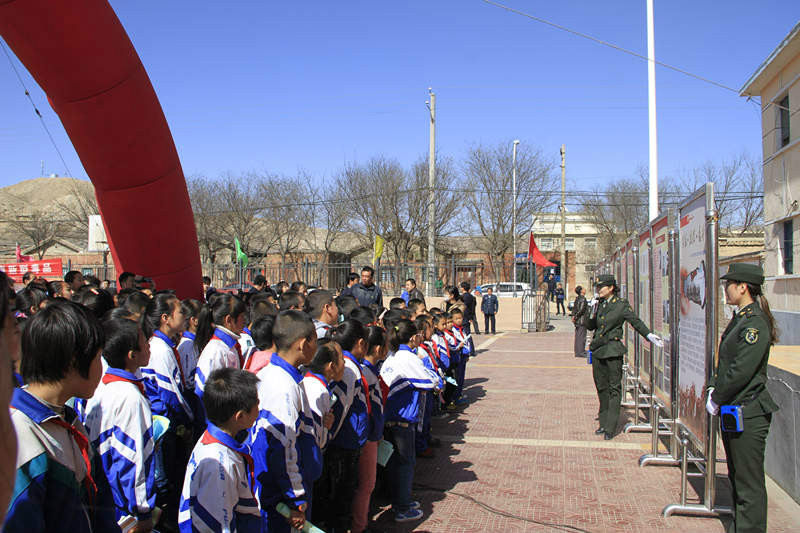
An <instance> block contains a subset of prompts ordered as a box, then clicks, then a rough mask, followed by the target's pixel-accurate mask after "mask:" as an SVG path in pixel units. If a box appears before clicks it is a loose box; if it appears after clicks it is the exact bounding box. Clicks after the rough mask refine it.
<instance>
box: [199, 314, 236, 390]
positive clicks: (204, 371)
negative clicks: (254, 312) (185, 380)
mask: <svg viewBox="0 0 800 533" xmlns="http://www.w3.org/2000/svg"><path fill="white" fill-rule="evenodd" d="M238 341H239V335H237V334H236V333H234V332H232V331H230V330H228V329H225V328H223V327H220V326H217V328H216V329H215V330H214V336H213V337H211V340H209V341H208V344H206V346H205V348H203V352H202V353H201V354H200V359H198V360H197V370H196V371H195V378H194V393H195V394H196V395H197V397H198V398H199V399H200V400H202V399H203V390H205V388H206V380H207V379H208V376H210V375H211V373H212V372H213V371H214V370H217V369H220V368H242V361H241V360H240V358H239V351H238V350H237V349H236V348H237V346H238V344H237V343H238Z"/></svg>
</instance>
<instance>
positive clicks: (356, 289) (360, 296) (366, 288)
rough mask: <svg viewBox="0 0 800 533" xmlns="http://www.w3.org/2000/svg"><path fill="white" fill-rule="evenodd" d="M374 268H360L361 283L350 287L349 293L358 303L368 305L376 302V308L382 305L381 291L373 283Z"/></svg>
mask: <svg viewBox="0 0 800 533" xmlns="http://www.w3.org/2000/svg"><path fill="white" fill-rule="evenodd" d="M374 279H375V269H374V268H372V267H371V266H365V267H363V268H362V269H361V283H356V284H355V285H353V288H352V289H351V294H352V295H353V296H354V297H355V299H356V301H357V302H358V305H363V306H365V307H370V306H371V305H373V304H376V305H377V306H378V308H382V307H383V292H382V291H381V288H380V287H378V286H377V285H375V281H374Z"/></svg>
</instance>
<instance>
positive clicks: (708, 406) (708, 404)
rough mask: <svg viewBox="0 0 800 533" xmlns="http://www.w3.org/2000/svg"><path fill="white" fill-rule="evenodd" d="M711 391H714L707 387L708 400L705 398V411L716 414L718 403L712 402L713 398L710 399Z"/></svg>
mask: <svg viewBox="0 0 800 533" xmlns="http://www.w3.org/2000/svg"><path fill="white" fill-rule="evenodd" d="M712 392H714V389H709V391H708V400H706V411H708V414H710V415H716V414H718V413H719V405H717V404H716V403H714V400H712V399H711V393H712Z"/></svg>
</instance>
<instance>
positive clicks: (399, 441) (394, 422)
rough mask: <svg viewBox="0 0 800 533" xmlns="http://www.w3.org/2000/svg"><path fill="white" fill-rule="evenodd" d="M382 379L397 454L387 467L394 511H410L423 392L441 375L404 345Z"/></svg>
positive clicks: (384, 368) (388, 428) (386, 363)
mask: <svg viewBox="0 0 800 533" xmlns="http://www.w3.org/2000/svg"><path fill="white" fill-rule="evenodd" d="M380 377H381V379H382V380H383V382H384V383H385V384H386V386H387V387H388V388H389V393H388V396H387V398H386V406H385V408H384V413H385V417H386V424H385V425H386V434H387V439H388V440H389V441H390V442H392V444H393V445H394V447H395V453H393V454H392V456H391V457H390V458H389V463H388V464H387V465H386V467H387V474H388V476H389V480H390V481H389V483H390V486H391V489H392V509H393V510H394V511H395V512H396V513H405V512H408V511H409V509H410V507H411V485H412V483H413V481H414V464H415V462H416V449H415V442H414V429H415V426H416V424H417V422H418V421H419V416H420V411H421V409H422V407H421V403H422V400H423V396H424V395H423V394H422V393H423V392H425V391H430V390H432V389H433V388H434V387H435V386H436V385H437V384H438V383H439V376H438V375H436V374H434V373H433V371H431V370H428V369H427V368H425V365H424V364H423V362H422V361H421V360H420V358H419V357H417V354H415V353H414V352H413V351H412V350H411V348H409V347H408V346H407V345H405V344H402V345H400V347H399V349H398V350H397V352H395V354H394V355H392V356H391V357H389V358H387V359H386V360H385V361H384V362H383V366H382V367H381V373H380Z"/></svg>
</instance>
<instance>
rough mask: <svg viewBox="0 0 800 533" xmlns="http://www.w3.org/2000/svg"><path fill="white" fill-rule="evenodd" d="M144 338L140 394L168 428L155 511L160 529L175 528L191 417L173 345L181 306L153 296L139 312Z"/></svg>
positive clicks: (172, 297)
mask: <svg viewBox="0 0 800 533" xmlns="http://www.w3.org/2000/svg"><path fill="white" fill-rule="evenodd" d="M145 313H146V315H145V318H146V320H147V326H148V327H149V328H150V329H151V331H152V332H153V336H152V337H150V362H149V363H147V365H145V366H143V367H141V368H140V369H139V372H140V374H141V377H143V378H147V379H146V381H145V393H146V394H147V397H148V398H149V399H150V409H151V411H152V412H153V414H154V415H161V416H164V417H166V418H167V419H169V422H170V425H169V429H168V430H167V432H166V433H165V434H164V437H163V439H162V441H161V444H160V446H159V447H158V449H157V450H156V491H157V494H156V505H157V506H158V507H160V508H161V509H162V510H163V511H164V514H163V515H162V517H161V520H160V523H161V524H162V526H165V528H169V527H172V528H176V527H177V524H178V506H177V502H178V498H179V495H180V487H181V483H182V482H183V476H184V474H185V473H186V461H187V460H188V459H189V453H190V451H191V445H192V441H193V433H194V431H193V427H192V424H193V421H194V413H193V412H192V408H191V407H190V406H189V402H188V401H187V400H186V397H185V396H184V394H183V392H184V388H183V387H184V383H185V381H186V380H185V379H184V376H183V367H182V366H181V361H180V354H179V353H178V348H177V345H176V343H175V339H176V338H177V337H178V336H179V335H180V334H181V332H182V331H183V327H184V322H185V317H184V316H183V310H182V309H181V301H180V300H178V298H177V296H175V295H174V294H172V293H168V292H164V293H159V294H156V296H155V297H154V298H153V299H152V300H150V303H148V304H147V308H146V310H145Z"/></svg>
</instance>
